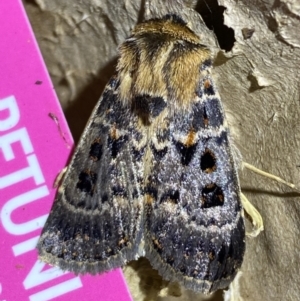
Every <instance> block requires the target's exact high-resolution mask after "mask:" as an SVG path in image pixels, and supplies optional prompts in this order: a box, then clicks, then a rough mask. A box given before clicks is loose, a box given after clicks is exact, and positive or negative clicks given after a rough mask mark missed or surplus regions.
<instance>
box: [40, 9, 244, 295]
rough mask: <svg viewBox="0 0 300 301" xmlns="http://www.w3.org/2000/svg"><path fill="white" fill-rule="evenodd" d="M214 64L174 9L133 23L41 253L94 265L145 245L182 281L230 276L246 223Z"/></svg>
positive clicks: (210, 285)
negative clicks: (212, 69) (215, 79)
mask: <svg viewBox="0 0 300 301" xmlns="http://www.w3.org/2000/svg"><path fill="white" fill-rule="evenodd" d="M211 65H212V61H211V55H210V51H209V49H208V48H207V47H205V46H204V45H203V44H202V43H201V41H200V39H199V37H198V36H197V35H196V34H195V33H194V32H192V31H191V30H190V29H189V28H188V27H187V26H186V23H185V22H184V21H183V20H182V19H181V18H180V17H179V16H176V15H167V16H165V17H164V18H162V19H153V20H148V21H146V22H144V23H142V24H139V25H137V26H136V27H135V29H134V30H133V32H132V36H131V37H129V38H128V39H127V40H126V41H125V42H124V43H123V44H122V45H121V47H120V58H119V62H118V67H117V71H118V72H117V75H116V76H115V77H113V78H112V79H111V80H110V82H109V83H108V85H107V86H106V88H105V91H104V93H103V95H102V96H101V99H100V101H99V103H98V105H97V106H96V108H95V110H94V112H93V114H92V116H91V118H90V121H89V123H88V125H87V128H86V129H85V131H84V133H83V135H82V138H81V140H80V143H79V145H78V146H77V149H76V151H75V154H74V156H73V159H72V161H71V163H70V166H69V168H68V171H67V173H66V176H65V179H64V181H63V183H62V186H61V187H60V189H59V191H58V194H57V198H56V200H55V202H54V205H53V208H52V210H51V213H50V216H49V218H48V220H47V222H46V225H45V227H44V229H43V233H42V235H41V238H40V240H39V243H38V249H39V254H40V257H41V259H42V260H44V261H46V262H48V263H50V264H54V265H57V266H59V267H61V268H62V269H64V270H69V271H73V272H75V273H91V274H96V273H102V272H104V271H107V270H111V269H113V268H116V267H119V266H122V265H124V264H126V263H127V262H128V261H131V260H133V259H137V258H138V257H139V256H146V257H147V258H148V259H149V260H150V262H151V264H152V265H153V267H154V268H155V269H157V270H158V271H159V273H160V274H161V275H162V276H163V277H164V278H165V279H167V280H171V281H179V282H181V283H182V284H183V285H184V286H185V287H186V288H188V289H192V290H195V291H199V292H203V293H209V292H213V291H215V290H217V289H219V288H224V287H227V286H228V285H229V283H230V282H231V281H232V280H233V278H234V276H235V275H236V273H237V271H238V269H239V268H240V266H241V264H242V260H243V255H244V249H245V242H244V239H245V229H244V221H243V216H242V207H241V202H240V187H239V182H238V178H237V174H236V169H235V165H234V160H233V157H232V153H231V149H230V143H229V131H228V128H227V127H226V122H225V119H224V112H223V108H222V105H221V102H220V98H219V94H218V93H217V91H216V87H215V85H214V83H213V80H212V78H211V75H210V71H211Z"/></svg>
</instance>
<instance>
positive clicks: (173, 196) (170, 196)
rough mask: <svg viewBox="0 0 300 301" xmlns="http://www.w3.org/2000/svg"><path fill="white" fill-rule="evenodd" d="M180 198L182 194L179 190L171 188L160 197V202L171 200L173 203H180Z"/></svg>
mask: <svg viewBox="0 0 300 301" xmlns="http://www.w3.org/2000/svg"><path fill="white" fill-rule="evenodd" d="M179 198H180V194H179V191H178V190H169V191H168V192H166V193H164V194H163V195H162V197H161V198H160V202H161V203H163V202H170V203H173V204H178V202H179Z"/></svg>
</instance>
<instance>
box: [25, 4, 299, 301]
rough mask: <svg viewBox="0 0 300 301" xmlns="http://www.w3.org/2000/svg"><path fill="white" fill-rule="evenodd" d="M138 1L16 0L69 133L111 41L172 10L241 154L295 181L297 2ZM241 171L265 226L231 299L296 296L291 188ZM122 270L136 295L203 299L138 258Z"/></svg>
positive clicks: (85, 106)
mask: <svg viewBox="0 0 300 301" xmlns="http://www.w3.org/2000/svg"><path fill="white" fill-rule="evenodd" d="M144 2H145V1H138V0H131V1H130V0H117V1H116V0H115V1H104V0H81V1H68V0H52V1H45V0H24V4H25V7H26V9H27V12H28V15H29V18H30V20H31V23H32V26H33V29H34V31H35V33H36V37H37V39H38V43H39V45H40V48H41V50H42V53H43V56H44V59H45V61H46V64H47V66H48V69H49V72H50V75H51V77H52V80H53V83H54V86H55V89H56V91H57V94H58V97H59V99H60V101H61V103H62V106H63V108H64V110H65V114H66V117H67V119H68V122H69V125H70V128H71V131H72V133H73V135H74V138H75V140H76V141H78V139H79V137H80V134H81V132H82V131H83V128H84V125H85V123H86V121H87V119H88V117H89V114H90V113H91V110H92V108H93V106H94V105H95V103H96V102H97V100H98V99H99V97H100V95H101V92H102V91H103V88H104V86H105V84H106V82H107V80H108V79H109V77H110V76H111V75H112V74H113V73H114V65H115V63H116V58H117V46H118V45H119V44H120V43H121V42H122V41H123V40H124V39H125V38H126V37H127V36H128V35H129V33H130V30H131V29H132V28H133V27H134V25H135V24H136V23H137V22H139V21H141V20H143V17H144V14H145V13H146V14H147V16H150V17H151V16H152V17H153V16H160V15H163V14H165V13H167V12H170V11H171V12H180V14H181V15H182V16H183V17H184V19H185V20H187V21H188V22H189V24H190V26H191V28H192V29H193V30H194V31H196V32H197V33H198V34H199V35H200V36H201V38H202V40H203V44H206V45H209V46H210V47H211V49H212V51H213V53H214V56H215V67H214V71H213V76H214V79H215V81H216V83H217V86H218V87H219V92H220V94H221V98H222V100H223V104H224V106H225V110H226V114H227V119H228V121H229V124H230V128H231V133H232V137H233V139H234V142H235V145H236V146H237V147H238V149H239V150H240V152H241V154H242V156H243V159H244V160H245V161H246V162H249V163H251V164H253V165H255V166H256V167H258V168H261V169H263V170H266V171H268V172H271V173H273V174H276V175H279V176H281V177H283V178H285V179H286V180H288V181H292V182H294V183H295V184H298V182H299V172H300V168H299V165H300V158H299V150H298V149H299V141H300V139H299V138H300V137H299V136H300V134H299V131H298V129H300V121H299V114H300V103H299V88H300V85H299V64H300V59H299V54H300V49H299V47H300V34H299V28H300V4H299V1H298V0H282V1H280V0H275V1H272V0H265V1H257V0H247V1H246V0H243V1H236V0H219V1H218V3H217V0H214V1H213V0H205V1H195V0H190V1H185V2H184V4H180V3H179V2H180V1H179V0H170V1H158V0H156V1H154V0H153V1H151V2H150V6H149V7H148V8H147V9H146V10H145V3H144ZM220 6H222V7H223V8H222V7H220ZM224 8H225V10H224ZM193 9H196V10H197V11H198V12H197V11H195V10H193ZM223 10H224V12H223ZM220 12H221V13H220ZM222 12H223V13H222ZM199 13H201V14H202V16H203V18H204V19H206V22H207V24H208V26H209V27H211V28H212V29H213V30H214V32H215V34H216V35H217V37H218V38H216V37H215V35H214V32H213V31H209V30H208V28H207V26H206V25H203V23H202V22H201V17H200V15H199ZM222 16H224V21H223V20H222ZM225 25H226V26H227V27H228V28H227V27H226V26H225ZM230 28H231V29H230ZM234 39H235V42H234ZM218 45H220V46H221V47H222V48H223V49H221V48H220V47H219V46H218ZM224 49H226V50H227V52H226V51H224ZM240 179H241V186H242V190H243V192H244V193H245V194H246V196H247V197H248V199H249V200H250V201H251V202H252V203H253V204H254V205H255V206H256V207H257V208H258V209H259V211H260V213H261V214H262V216H263V219H264V224H265V231H264V232H263V233H262V234H260V235H259V237H257V238H255V239H247V250H246V254H245V260H244V263H243V266H242V276H241V277H240V280H239V284H240V296H241V299H238V297H237V299H234V300H245V301H252V300H253V301H254V300H255V301H257V300H285V301H288V300H292V301H294V300H298V295H299V292H300V277H299V276H298V274H299V272H298V271H299V264H300V263H299V246H300V242H299V239H298V237H300V235H299V229H300V225H299V224H300V209H299V208H300V207H299V204H298V202H299V196H300V194H299V193H296V192H294V191H292V190H291V189H289V188H287V187H285V186H283V185H281V184H278V183H276V182H273V181H271V180H269V179H267V178H262V177H260V176H258V175H255V174H253V173H251V172H248V171H246V170H244V171H241V172H240ZM298 186H299V185H298ZM248 226H249V224H248ZM250 226H251V225H250ZM125 273H126V276H127V281H128V282H129V283H130V287H131V289H132V293H133V295H134V298H135V300H203V299H201V298H202V297H201V296H199V295H195V294H193V293H190V292H187V291H184V290H183V289H180V288H179V287H178V286H177V285H173V284H169V285H168V283H167V282H165V281H162V280H161V278H160V277H159V276H158V275H157V274H156V273H155V271H152V270H151V269H150V267H149V265H148V263H147V262H146V261H144V260H140V261H138V262H134V263H131V264H130V265H129V266H128V267H126V269H125ZM213 300H222V296H221V294H217V295H216V296H215V297H214V299H213ZM232 300H233V299H232Z"/></svg>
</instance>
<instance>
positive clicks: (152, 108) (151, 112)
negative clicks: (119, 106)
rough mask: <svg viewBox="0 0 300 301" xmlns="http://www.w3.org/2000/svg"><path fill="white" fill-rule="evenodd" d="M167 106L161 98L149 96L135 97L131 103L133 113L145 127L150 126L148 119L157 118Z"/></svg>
mask: <svg viewBox="0 0 300 301" xmlns="http://www.w3.org/2000/svg"><path fill="white" fill-rule="evenodd" d="M166 106H167V103H166V102H165V100H164V99H163V98H162V97H152V96H150V95H147V94H145V95H140V96H136V97H135V98H134V99H133V101H132V109H133V111H134V112H135V113H136V114H137V115H138V116H139V117H140V118H141V119H142V121H143V123H144V124H145V125H147V124H150V120H149V119H150V117H152V118H155V117H157V116H158V115H159V114H160V113H161V112H162V111H163V110H164V108H165V107H166Z"/></svg>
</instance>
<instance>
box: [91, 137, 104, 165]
mask: <svg viewBox="0 0 300 301" xmlns="http://www.w3.org/2000/svg"><path fill="white" fill-rule="evenodd" d="M102 153H103V145H102V143H101V139H100V138H96V139H95V140H94V141H93V143H92V144H91V147H90V153H89V155H90V158H91V159H92V160H93V161H99V160H100V159H101V157H102Z"/></svg>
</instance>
